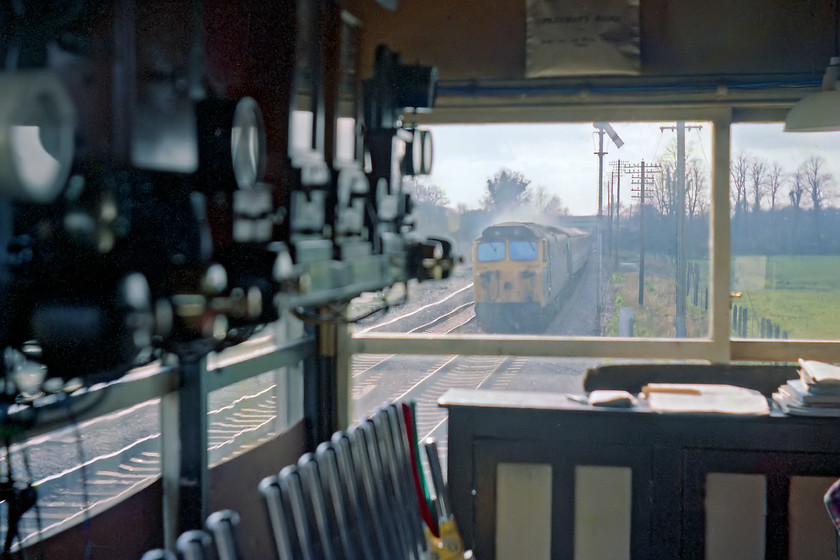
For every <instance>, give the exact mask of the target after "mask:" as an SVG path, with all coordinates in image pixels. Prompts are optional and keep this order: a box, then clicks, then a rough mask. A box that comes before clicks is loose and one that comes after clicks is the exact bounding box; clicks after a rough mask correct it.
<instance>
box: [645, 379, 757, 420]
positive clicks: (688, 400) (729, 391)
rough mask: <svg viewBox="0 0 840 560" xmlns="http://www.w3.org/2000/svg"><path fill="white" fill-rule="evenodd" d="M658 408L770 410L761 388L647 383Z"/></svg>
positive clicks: (649, 397) (736, 411)
mask: <svg viewBox="0 0 840 560" xmlns="http://www.w3.org/2000/svg"><path fill="white" fill-rule="evenodd" d="M642 394H643V395H644V396H645V398H647V401H648V405H649V406H650V409H651V410H654V411H656V412H690V413H704V412H713V413H725V414H768V413H769V412H770V406H769V405H768V404H767V399H766V398H765V397H764V395H762V394H761V393H759V392H758V391H753V390H752V389H746V388H744V387H736V386H734V385H714V384H701V383H648V384H647V385H645V387H644V388H643V389H642Z"/></svg>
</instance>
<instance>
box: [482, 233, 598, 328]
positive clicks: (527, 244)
mask: <svg viewBox="0 0 840 560" xmlns="http://www.w3.org/2000/svg"><path fill="white" fill-rule="evenodd" d="M590 249H591V243H590V237H589V234H588V233H586V232H584V231H582V230H579V229H576V228H566V227H553V226H546V225H540V224H536V223H530V222H522V223H520V222H504V223H500V224H496V225H493V226H490V227H488V228H486V229H485V230H484V231H483V232H482V233H481V236H479V237H478V238H477V239H476V240H475V242H474V243H473V255H472V256H473V291H474V294H475V315H476V319H477V320H478V325H479V327H480V328H481V329H482V330H484V331H486V332H500V331H501V332H504V331H513V332H538V331H542V330H544V329H545V327H546V326H547V325H548V323H549V322H550V320H551V318H552V317H553V316H554V315H555V313H556V311H557V308H558V306H559V304H560V302H561V301H563V299H564V296H565V295H566V294H568V292H569V289H570V287H571V286H572V285H573V284H574V280H575V279H576V278H577V275H578V273H579V272H580V271H581V270H582V269H583V267H584V265H585V264H586V260H587V258H588V256H589V252H590Z"/></svg>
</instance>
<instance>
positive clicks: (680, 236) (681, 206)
mask: <svg viewBox="0 0 840 560" xmlns="http://www.w3.org/2000/svg"><path fill="white" fill-rule="evenodd" d="M701 128H703V127H702V126H699V125H698V126H688V127H686V125H685V121H678V122H677V126H662V127H659V130H660V131H662V132H664V131H666V130H675V131H676V132H677V170H676V175H677V177H676V179H677V181H676V204H675V209H674V211H675V214H676V222H677V248H676V252H677V259H676V261H677V262H676V271H675V274H674V279H675V282H674V284H675V290H674V298H675V304H676V313H675V315H674V327H675V328H676V331H677V338H682V337H684V336H685V334H686V333H685V299H686V295H685V283H686V259H685V131H686V129H688V130H691V129H698V130H699V129H701Z"/></svg>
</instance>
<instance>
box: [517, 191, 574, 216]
mask: <svg viewBox="0 0 840 560" xmlns="http://www.w3.org/2000/svg"><path fill="white" fill-rule="evenodd" d="M529 190H530V192H529V193H528V194H527V196H528V198H529V199H530V200H531V203H532V204H533V205H534V207H536V209H537V210H539V211H541V212H543V213H544V214H558V215H566V214H568V213H569V210H568V208H565V207H564V206H563V201H562V200H560V197H559V196H557V195H556V194H549V193H548V192H547V190H546V188H545V186H544V185H538V186H536V187H534V188H531V189H529Z"/></svg>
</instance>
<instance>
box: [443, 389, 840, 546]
mask: <svg viewBox="0 0 840 560" xmlns="http://www.w3.org/2000/svg"><path fill="white" fill-rule="evenodd" d="M440 404H441V406H444V407H446V408H447V409H448V411H449V447H448V480H449V487H450V489H449V492H450V496H451V499H452V502H453V510H454V511H455V514H456V518H457V521H458V525H459V527H460V528H461V530H462V532H463V533H464V538H465V540H466V542H467V543H468V545H469V546H471V547H472V548H473V550H474V551H475V554H476V557H478V558H482V559H486V558H502V557H506V556H508V555H509V554H511V552H510V551H511V550H522V549H523V547H524V550H527V552H528V555H529V557H531V558H539V557H545V558H570V559H571V558H575V559H576V560H586V559H587V558H598V557H601V558H603V557H610V558H632V559H634V560H637V559H644V558H650V559H657V560H658V559H662V558H719V557H720V558H725V557H729V558H734V557H736V556H732V555H731V554H732V553H733V552H734V551H737V553H738V554H739V555H738V556H737V557H738V558H744V559H746V558H767V559H781V558H792V559H796V558H809V559H817V558H834V555H835V537H834V535H835V531H834V528H833V525H832V524H831V521H830V519H829V517H828V515H827V513H826V512H825V508H824V506H823V503H822V493H823V492H824V491H825V488H827V487H828V485H829V484H830V483H831V482H832V481H833V480H835V479H837V478H840V446H838V442H840V419H836V418H814V417H788V416H784V415H782V414H780V413H777V412H772V413H771V415H769V416H734V415H724V414H658V413H654V412H651V411H650V410H648V409H646V408H645V406H644V402H642V404H641V405H640V406H639V407H637V408H635V409H603V408H601V409H598V408H594V407H589V406H585V405H579V404H577V403H574V402H571V401H569V400H568V399H567V398H566V396H565V395H563V394H545V393H524V392H502V391H465V390H451V391H449V392H448V393H446V394H445V395H444V396H443V397H442V398H441V400H440ZM529 504H530V505H529ZM546 504H547V505H546ZM530 510H533V511H534V513H533V514H532V513H529V511H530ZM545 512H549V515H548V517H549V518H548V519H546V518H545V517H546V516H545ZM544 531H548V532H549V533H548V534H547V535H546V534H544ZM501 551H503V552H504V553H505V554H501V555H500V554H498V553H499V552H501Z"/></svg>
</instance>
